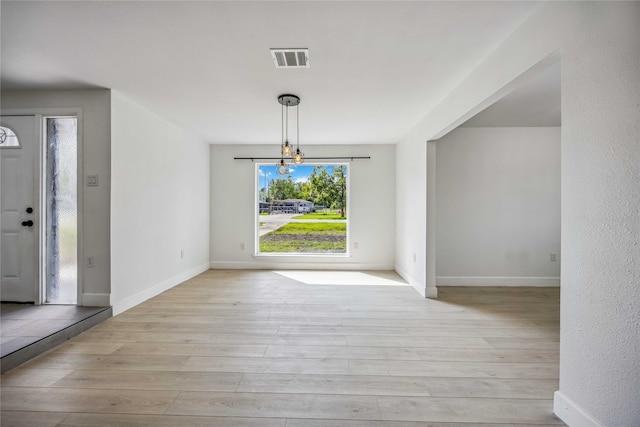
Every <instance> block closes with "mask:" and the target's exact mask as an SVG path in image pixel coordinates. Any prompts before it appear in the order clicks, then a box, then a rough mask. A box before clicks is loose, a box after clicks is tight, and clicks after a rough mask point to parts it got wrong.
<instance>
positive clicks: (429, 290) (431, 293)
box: [424, 286, 438, 299]
mask: <svg viewBox="0 0 640 427" xmlns="http://www.w3.org/2000/svg"><path fill="white" fill-rule="evenodd" d="M424 296H425V298H431V299H438V288H436V287H435V286H427V287H426V288H425V290H424Z"/></svg>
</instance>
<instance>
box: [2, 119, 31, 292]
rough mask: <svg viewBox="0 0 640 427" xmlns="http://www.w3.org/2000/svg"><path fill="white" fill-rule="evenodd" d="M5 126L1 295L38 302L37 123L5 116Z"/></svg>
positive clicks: (3, 138)
mask: <svg viewBox="0 0 640 427" xmlns="http://www.w3.org/2000/svg"><path fill="white" fill-rule="evenodd" d="M0 126H2V127H1V128H0V142H1V143H0V180H1V181H0V229H1V234H0V239H1V240H2V241H1V248H0V250H1V253H0V257H1V258H2V264H1V266H0V299H1V300H2V301H20V302H36V303H39V301H38V283H37V280H38V228H39V221H38V218H39V212H38V211H37V208H38V203H37V201H38V181H37V179H36V177H37V175H38V174H37V171H38V170H39V169H38V152H39V150H38V135H39V131H38V123H37V121H36V117H34V116H2V117H0ZM13 133H15V135H14V134H13ZM3 140H4V141H3Z"/></svg>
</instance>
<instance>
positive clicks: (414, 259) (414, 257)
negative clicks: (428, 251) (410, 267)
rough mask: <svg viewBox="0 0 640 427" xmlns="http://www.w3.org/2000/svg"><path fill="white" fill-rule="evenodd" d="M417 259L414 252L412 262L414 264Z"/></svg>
mask: <svg viewBox="0 0 640 427" xmlns="http://www.w3.org/2000/svg"><path fill="white" fill-rule="evenodd" d="M417 260H418V257H417V256H416V254H413V263H414V264H415V263H416V261H417Z"/></svg>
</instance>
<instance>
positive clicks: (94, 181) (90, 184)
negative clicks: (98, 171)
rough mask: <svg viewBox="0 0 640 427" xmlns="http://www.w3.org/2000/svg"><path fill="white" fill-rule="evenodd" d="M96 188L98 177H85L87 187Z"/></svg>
mask: <svg viewBox="0 0 640 427" xmlns="http://www.w3.org/2000/svg"><path fill="white" fill-rule="evenodd" d="M97 186H98V175H87V187H97Z"/></svg>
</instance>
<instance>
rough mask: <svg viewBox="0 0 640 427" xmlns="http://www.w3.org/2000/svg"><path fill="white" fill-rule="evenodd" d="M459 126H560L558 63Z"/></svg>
mask: <svg viewBox="0 0 640 427" xmlns="http://www.w3.org/2000/svg"><path fill="white" fill-rule="evenodd" d="M461 126H462V127H491V126H506V127H518V126H528V127H544V126H560V63H559V62H558V63H556V64H554V65H552V66H550V67H549V68H547V69H546V70H544V71H543V72H541V73H540V74H538V75H537V76H535V77H534V78H533V79H531V80H530V81H529V82H527V83H524V84H522V85H521V86H519V87H517V88H516V89H515V90H513V91H512V92H510V93H509V94H507V95H506V96H505V97H503V98H501V99H500V100H499V101H497V102H496V103H494V104H493V105H491V106H489V107H488V108H486V109H484V110H483V111H481V112H480V113H478V114H476V115H475V116H473V117H472V118H470V119H469V120H467V121H466V122H464V123H463V124H462V125H461Z"/></svg>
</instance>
